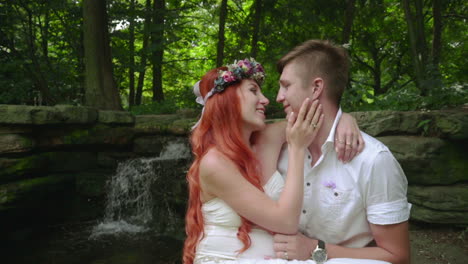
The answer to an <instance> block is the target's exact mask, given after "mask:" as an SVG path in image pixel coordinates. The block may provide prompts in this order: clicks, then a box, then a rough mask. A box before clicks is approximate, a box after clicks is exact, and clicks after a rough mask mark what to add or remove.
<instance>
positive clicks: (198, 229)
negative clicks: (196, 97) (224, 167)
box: [183, 67, 263, 264]
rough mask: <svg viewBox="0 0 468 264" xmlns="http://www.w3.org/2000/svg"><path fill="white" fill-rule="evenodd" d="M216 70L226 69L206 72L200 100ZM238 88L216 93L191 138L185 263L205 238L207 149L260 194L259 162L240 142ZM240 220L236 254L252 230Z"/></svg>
mask: <svg viewBox="0 0 468 264" xmlns="http://www.w3.org/2000/svg"><path fill="white" fill-rule="evenodd" d="M219 70H227V68H226V67H220V68H216V69H213V70H211V71H209V72H207V73H206V74H205V75H204V76H203V78H202V80H201V81H200V92H201V94H202V96H203V97H204V96H205V95H206V94H207V93H208V92H209V91H210V90H211V89H212V88H213V86H214V80H215V79H216V78H217V77H218V71H219ZM239 87H240V83H236V84H233V85H231V86H229V87H227V88H226V89H225V90H224V91H223V92H222V93H219V94H215V95H213V96H212V97H210V98H209V99H208V100H207V102H206V104H205V110H204V113H203V118H202V119H201V122H200V123H199V125H198V126H197V127H196V128H195V129H194V130H193V132H192V135H191V137H190V143H191V145H192V153H193V155H194V161H193V163H192V165H191V166H190V169H189V171H188V173H187V181H188V189H189V200H188V209H187V214H186V216H185V232H186V235H187V238H186V240H185V243H184V252H183V263H184V264H192V263H193V259H194V257H195V250H196V247H197V244H198V242H199V241H200V240H201V239H202V238H203V236H204V233H203V229H204V222H203V215H202V211H201V207H202V202H201V187H200V178H199V167H200V162H201V160H202V158H203V156H204V155H205V154H206V153H207V152H208V150H209V149H211V148H216V149H217V150H218V151H219V152H221V153H222V154H223V155H224V156H225V157H227V158H229V159H230V160H231V161H232V162H234V164H235V165H236V166H237V168H238V170H239V171H240V173H241V174H242V176H243V177H244V178H245V179H247V180H248V181H249V182H250V183H251V184H253V185H254V186H255V187H257V188H258V189H260V190H262V191H263V188H262V185H261V182H260V177H259V176H260V174H259V165H258V164H259V163H258V162H257V159H256V157H255V156H254V154H253V152H252V151H251V150H250V148H249V147H248V146H247V145H246V144H245V142H243V141H242V134H241V125H242V116H241V106H240V100H239V97H238V95H237V92H236V91H237V89H239ZM252 138H253V137H252ZM241 218H242V224H241V226H240V227H239V230H238V232H237V237H238V239H239V240H240V241H241V242H242V243H243V245H244V247H243V248H242V249H240V250H239V253H242V252H244V251H245V250H247V249H248V248H249V247H250V244H251V241H250V237H249V232H250V230H251V228H252V223H251V222H250V221H249V220H247V219H245V218H244V217H241Z"/></svg>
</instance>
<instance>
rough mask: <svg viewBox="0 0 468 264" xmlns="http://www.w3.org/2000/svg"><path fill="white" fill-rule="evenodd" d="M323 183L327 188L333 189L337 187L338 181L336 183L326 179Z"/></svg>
mask: <svg viewBox="0 0 468 264" xmlns="http://www.w3.org/2000/svg"><path fill="white" fill-rule="evenodd" d="M322 184H323V186H325V187H326V188H329V189H332V190H335V189H336V183H334V182H333V181H324V182H323V183H322Z"/></svg>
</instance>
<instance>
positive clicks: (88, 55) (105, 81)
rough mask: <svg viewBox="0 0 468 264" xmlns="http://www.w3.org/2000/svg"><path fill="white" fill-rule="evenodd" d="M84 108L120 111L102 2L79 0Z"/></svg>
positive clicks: (104, 8) (104, 9) (103, 0)
mask: <svg viewBox="0 0 468 264" xmlns="http://www.w3.org/2000/svg"><path fill="white" fill-rule="evenodd" d="M83 42H84V50H85V52H84V54H85V91H86V94H85V98H86V105H88V106H91V107H95V108H98V109H102V110H122V106H121V104H120V96H119V91H118V90H117V86H116V84H115V81H114V78H113V74H112V57H111V52H110V44H109V32H108V28H107V11H106V1H105V0H83Z"/></svg>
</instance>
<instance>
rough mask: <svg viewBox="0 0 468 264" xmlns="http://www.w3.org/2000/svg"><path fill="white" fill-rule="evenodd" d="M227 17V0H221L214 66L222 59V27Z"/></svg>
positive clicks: (221, 62) (220, 63) (221, 61)
mask: <svg viewBox="0 0 468 264" xmlns="http://www.w3.org/2000/svg"><path fill="white" fill-rule="evenodd" d="M226 17H227V0H221V8H220V10H219V29H218V46H217V52H216V67H221V66H222V65H223V60H224V40H225V36H224V27H225V25H226Z"/></svg>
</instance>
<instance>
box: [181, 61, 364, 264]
mask: <svg viewBox="0 0 468 264" xmlns="http://www.w3.org/2000/svg"><path fill="white" fill-rule="evenodd" d="M264 77H265V73H264V70H263V67H262V66H261V65H260V64H259V63H257V62H255V61H254V60H252V59H251V60H247V59H245V60H241V61H239V62H237V63H235V64H232V65H229V66H228V67H220V68H216V69H213V70H211V71H209V72H208V73H206V74H205V75H204V76H203V78H202V79H201V81H199V82H198V83H197V84H196V85H195V87H194V92H195V94H196V95H197V102H199V103H201V104H203V105H204V108H203V111H202V114H201V118H200V120H199V121H198V122H197V124H196V125H195V126H194V129H193V131H192V135H191V138H190V140H191V145H192V152H193V154H194V161H193V163H192V165H191V167H190V170H189V171H188V174H187V180H188V184H189V201H188V210H187V214H186V234H187V238H186V240H185V244H184V252H183V263H184V264H192V263H196V264H198V263H235V262H236V261H241V260H242V259H244V260H246V259H256V261H264V260H263V259H264V258H265V257H266V256H274V250H273V239H272V235H271V233H272V232H274V233H284V234H294V233H296V232H297V230H298V225H299V217H300V211H301V207H302V199H303V184H304V183H303V180H304V175H303V171H304V163H303V160H304V155H305V147H306V146H308V145H309V144H310V143H311V142H312V140H313V139H314V137H315V135H316V131H317V130H318V128H319V127H320V125H321V123H322V119H323V115H322V114H321V106H320V105H319V104H318V102H317V101H314V102H311V101H310V100H309V99H305V100H304V103H303V105H302V107H301V109H300V111H299V113H292V114H290V115H289V116H288V121H287V122H279V123H274V124H270V125H268V126H267V125H266V124H265V107H266V106H267V105H268V103H269V101H268V99H267V98H266V97H265V96H264V95H263V94H262V91H261V84H262V81H263V79H264ZM340 122H341V121H340ZM353 125H354V124H353ZM279 128H280V129H279ZM277 131H281V134H278V132H277ZM354 132H356V133H358V131H354ZM337 133H339V132H337ZM281 139H282V140H281ZM285 141H286V142H287V145H288V152H289V157H290V159H289V160H290V162H289V166H288V172H287V176H286V178H285V179H284V180H283V178H282V177H281V175H280V174H279V172H278V171H277V170H276V165H277V164H276V163H277V160H278V156H279V154H280V150H281V148H282V146H283V143H284V142H285ZM275 261H285V262H286V260H279V259H277V260H275ZM285 262H284V263H285ZM275 263H276V262H275ZM304 263H306V262H304ZM308 263H309V262H308ZM310 263H314V262H310Z"/></svg>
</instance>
